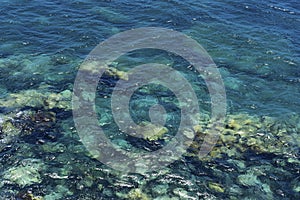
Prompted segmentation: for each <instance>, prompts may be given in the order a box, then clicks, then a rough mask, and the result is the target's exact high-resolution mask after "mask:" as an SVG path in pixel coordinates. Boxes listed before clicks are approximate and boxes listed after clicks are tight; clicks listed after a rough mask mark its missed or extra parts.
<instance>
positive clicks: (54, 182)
mask: <svg viewBox="0 0 300 200" xmlns="http://www.w3.org/2000/svg"><path fill="white" fill-rule="evenodd" d="M299 9H300V4H299V2H298V1H297V0H288V1H285V2H283V1H279V2H278V1H275V0H274V1H271V0H268V1H258V0H251V1H248V2H240V1H237V0H230V1H229V0H226V1H207V0H205V1H196V0H188V1H178V0H171V1H126V0H124V1H75V0H74V1H68V2H61V1H45V0H42V1H19V0H12V1H3V0H2V1H1V7H0V22H1V26H0V32H1V35H0V91H1V93H0V97H1V99H2V100H3V101H6V102H9V101H11V100H10V95H11V94H23V93H22V92H25V91H27V90H36V91H40V92H41V93H46V92H49V93H59V92H62V91H64V90H72V89H73V83H74V80H75V76H76V72H77V70H78V68H79V66H80V64H81V63H82V62H83V60H84V58H85V57H86V56H87V55H88V53H89V52H90V51H91V50H92V49H93V48H94V47H95V46H96V45H97V44H98V43H100V42H101V41H103V40H105V39H107V38H108V37H110V36H112V35H114V34H116V33H119V32H122V31H125V30H129V29H132V28H138V27H149V26H153V27H164V28H170V29H174V30H177V31H180V32H183V33H185V34H187V35H188V36H190V37H192V38H193V39H195V40H196V41H198V42H199V43H200V44H201V45H202V46H203V47H204V48H205V49H206V50H207V52H208V53H209V55H210V56H211V57H212V58H213V60H214V61H215V63H216V64H217V66H218V68H219V70H220V72H221V75H222V78H223V81H224V83H225V88H226V95H227V105H228V107H227V111H228V114H229V115H230V114H235V115H238V114H240V113H247V114H248V115H250V116H255V117H257V118H262V117H274V118H275V119H276V120H277V121H278V126H279V128H278V129H280V128H281V129H284V130H288V131H286V132H285V134H289V135H290V136H291V137H290V141H287V143H288V145H290V146H291V149H293V150H292V151H291V152H290V157H289V156H288V155H289V152H285V153H284V154H276V153H273V152H270V153H266V152H264V153H257V152H252V151H250V152H246V153H243V156H236V157H235V156H233V157H230V156H229V157H228V155H225V156H224V157H222V158H218V159H213V160H212V161H209V162H206V161H199V159H195V158H192V157H188V156H186V157H183V158H182V160H180V161H177V162H175V163H174V164H172V165H171V166H169V167H168V170H167V171H168V172H167V173H165V174H162V175H159V174H155V173H154V174H150V175H148V176H143V175H139V174H131V175H128V176H126V177H121V176H120V175H118V173H117V172H115V171H114V170H111V169H109V168H108V167H106V166H104V165H102V164H101V163H99V162H98V161H97V160H95V159H92V158H91V156H89V155H88V153H87V152H86V151H85V149H84V148H83V146H82V145H81V143H80V142H79V138H78V136H77V134H76V130H75V129H74V124H73V121H72V115H71V112H70V110H67V111H64V110H63V109H59V108H54V109H46V110H45V109H44V108H40V107H38V106H22V107H21V106H8V105H7V104H4V103H2V104H3V105H0V112H1V119H2V120H1V121H3V120H4V119H6V118H9V117H11V118H12V123H13V124H14V125H16V126H18V127H23V128H21V130H22V133H20V134H19V135H17V136H12V137H9V138H10V139H9V140H5V137H6V135H5V134H4V133H3V131H2V132H1V134H2V135H3V136H1V138H2V139H1V152H0V172H2V176H0V177H1V179H2V180H1V182H3V184H1V185H0V187H1V189H0V195H1V196H2V197H3V198H4V199H17V198H21V197H20V196H21V195H20V194H23V193H26V192H27V191H28V190H31V191H32V192H33V193H34V194H35V195H40V196H44V197H45V199H122V195H120V194H118V193H122V194H127V193H128V192H129V191H130V190H131V189H132V188H141V190H142V191H143V192H144V193H146V194H147V195H148V197H149V198H150V199H155V198H157V199H159V197H161V198H162V199H163V198H166V197H167V196H168V197H169V198H172V197H174V198H176V197H177V198H179V196H180V195H179V194H178V192H176V189H178V188H181V189H182V190H184V191H186V193H187V194H186V195H188V196H189V198H188V197H183V196H181V197H180V198H181V199H184V198H185V199H193V198H194V199H209V198H210V199H214V198H215V199H258V198H261V199H297V198H299V197H300V196H299V191H300V185H299V166H300V164H299V163H300V162H299V130H300V127H299V124H300V121H299V117H298V115H299V112H300V66H299V65H300V57H299V55H300V43H299V41H300V28H299V27H300V16H299V15H300V10H299ZM162 45H163V44H162ZM152 53H153V52H152ZM152 53H151V52H148V53H147V52H146V53H145V52H142V51H141V52H140V53H132V54H129V55H128V57H127V58H124V59H123V60H122V59H120V66H121V68H122V66H123V67H124V66H133V65H135V64H140V63H147V62H148V61H149V60H151V58H153V57H155V59H156V60H158V61H160V62H162V63H170V60H172V62H173V64H174V66H175V68H176V69H182V72H183V73H184V74H185V76H186V77H187V78H188V79H189V80H190V81H191V82H193V83H194V85H193V86H194V88H195V90H196V91H197V95H198V97H199V99H200V103H201V106H202V108H203V109H204V110H206V111H209V106H210V104H209V103H207V100H209V98H208V97H207V95H206V94H202V93H203V92H204V93H205V91H207V90H206V88H205V85H203V84H204V83H203V82H201V80H200V82H197V81H199V80H196V78H195V77H194V76H193V75H192V74H189V72H188V70H186V69H184V67H185V66H186V63H185V62H184V61H183V60H181V59H179V58H170V57H168V55H166V54H163V53H161V52H154V53H153V54H152ZM153 55H154V56H153ZM114 81H115V80H113V79H110V78H107V79H106V80H104V84H103V85H101V86H99V88H101V89H99V91H101V92H100V94H99V97H98V100H99V102H102V103H104V104H105V105H108V104H109V102H108V101H106V100H104V99H102V97H103V96H104V95H105V94H109V93H110V91H111V89H112V88H111V87H112V86H113V84H114ZM145 95H146V93H143V92H142V91H140V92H137V93H136V96H134V98H135V99H134V103H137V104H138V102H139V101H142V100H143V98H144V97H145ZM165 95H169V97H170V98H171V96H172V95H171V94H170V93H168V92H165V93H164V94H162V96H165ZM3 101H1V102H3ZM166 107H167V110H168V109H169V110H172V106H170V107H168V104H167V103H166ZM138 108H140V110H139V112H136V113H133V115H136V116H135V117H136V119H139V118H141V117H145V118H146V119H147V112H146V111H147V108H148V107H147V106H141V107H138ZM142 109H146V111H141V110H142ZM19 112H23V113H25V114H21V117H20V116H19V117H18V115H17V114H18V113H19ZM26 112H33V113H38V112H41V113H42V114H41V115H42V117H40V118H42V119H40V118H39V115H38V114H35V115H34V116H35V117H34V118H32V117H31V118H28V117H26V116H27V115H26ZM49 112H52V113H55V118H56V119H55V121H54V122H52V123H49V120H45V121H43V118H45V119H49V118H51V117H50V116H51V115H52V114H51V113H50V114H49ZM107 112H108V113H109V111H107ZM133 112H134V111H133ZM177 113H178V112H177ZM173 114H174V115H175V116H176V111H174V113H173ZM19 115H20V114H19ZM28 115H30V114H28ZM49 115H50V116H49ZM100 115H101V113H100ZM177 117H180V116H177ZM37 118H39V119H37ZM51 120H52V118H51ZM51 120H50V121H51ZM176 120H178V119H177V118H176V117H175V119H174V121H169V123H170V124H172V123H173V124H176V123H177V121H176ZM4 121H5V120H4ZM42 122H45V123H42ZM46 122H47V123H46ZM280 122H282V123H283V124H284V125H282V124H281V123H280ZM3 124H4V123H2V122H1V126H4V125H3ZM4 129H5V128H4V127H2V128H1V130H4ZM268 130H269V129H268ZM106 132H107V134H110V133H112V132H113V133H112V135H114V137H115V139H116V141H120V143H121V146H122V145H123V147H124V146H125V147H124V148H126V143H125V144H124V140H122V139H124V138H123V136H120V135H118V133H117V132H118V131H117V127H115V126H108V127H107V129H106ZM271 134H272V133H271ZM273 135H275V136H274V137H277V136H276V134H275V133H273ZM52 136H53V137H52ZM120 138H121V139H120ZM117 139H120V140H117ZM39 140H43V141H44V142H45V143H43V144H40V143H37V141H39ZM122 142H123V143H122ZM131 142H133V143H134V141H131ZM135 142H136V143H138V142H140V144H135V145H136V146H141V147H142V148H143V147H147V148H150V149H151V148H154V149H155V148H157V146H155V145H154V146H153V144H151V143H150V144H148V143H147V142H145V141H139V140H138V141H135ZM143 142H144V143H143ZM117 143H118V142H117ZM45 145H49V146H50V147H51V149H55V150H53V151H50V150H48V151H45V152H44V153H43V151H44V150H45V148H46V147H45ZM159 145H161V144H159ZM50 147H49V148H50ZM54 147H57V148H58V149H56V148H54ZM24 159H38V160H39V161H42V162H43V163H44V165H45V167H44V168H43V169H41V173H40V176H41V177H40V180H41V182H39V183H37V182H36V183H33V184H29V185H25V186H22V185H18V184H16V183H15V182H14V181H12V182H9V180H7V179H6V178H5V174H6V173H5V172H6V171H8V170H9V169H13V167H16V166H19V164H20V162H22V160H24ZM288 159H294V160H295V161H294V162H288ZM280 162H282V163H284V164H280ZM234 163H243V165H245V167H238V166H239V165H237V164H234ZM252 172H253V173H254V174H255V177H257V179H258V181H256V182H255V180H254V183H252V185H247V184H243V183H241V181H238V180H237V178H236V177H238V176H239V175H242V174H251V173H252ZM53 173H56V174H59V175H60V176H66V177H67V178H53V176H52V177H51V176H50V175H49V174H53ZM252 177H254V176H252ZM209 182H213V183H218V184H221V185H222V187H223V188H224V189H225V191H223V192H217V191H216V190H214V189H212V188H210V187H209ZM62 187H63V188H64V189H62ZM160 187H162V188H163V189H159V188H160ZM295 188H296V189H295ZM297 188H298V189H297ZM164 190H166V192H162V193H159V192H158V191H164ZM66 191H69V192H66ZM54 194H57V196H55V195H54ZM47 195H48V196H47ZM46 196H47V197H46ZM23 199H24V198H23Z"/></svg>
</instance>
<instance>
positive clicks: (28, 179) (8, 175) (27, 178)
mask: <svg viewBox="0 0 300 200" xmlns="http://www.w3.org/2000/svg"><path fill="white" fill-rule="evenodd" d="M43 168H44V164H43V163H42V162H41V161H40V160H38V159H24V160H22V161H21V162H20V163H19V165H18V166H15V167H12V168H10V169H8V170H7V171H5V172H4V173H3V178H4V179H6V180H8V181H10V182H12V183H15V184H17V185H19V186H20V187H25V186H28V185H32V184H35V183H41V182H42V179H41V175H40V171H41V170H42V169H43Z"/></svg>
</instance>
